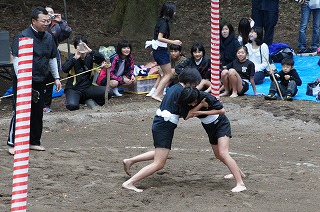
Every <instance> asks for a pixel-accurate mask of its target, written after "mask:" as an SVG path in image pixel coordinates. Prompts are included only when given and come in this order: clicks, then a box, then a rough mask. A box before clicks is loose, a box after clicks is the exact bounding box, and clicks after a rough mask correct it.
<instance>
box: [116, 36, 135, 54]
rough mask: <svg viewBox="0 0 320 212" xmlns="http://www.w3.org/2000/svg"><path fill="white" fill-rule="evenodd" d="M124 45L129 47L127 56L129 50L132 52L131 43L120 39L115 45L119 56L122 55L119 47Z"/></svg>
mask: <svg viewBox="0 0 320 212" xmlns="http://www.w3.org/2000/svg"><path fill="white" fill-rule="evenodd" d="M124 47H129V48H130V54H129V55H128V56H130V55H131V52H132V46H131V44H130V43H129V41H127V40H120V41H119V42H118V45H117V54H118V55H119V56H121V55H122V53H121V49H122V48H124Z"/></svg>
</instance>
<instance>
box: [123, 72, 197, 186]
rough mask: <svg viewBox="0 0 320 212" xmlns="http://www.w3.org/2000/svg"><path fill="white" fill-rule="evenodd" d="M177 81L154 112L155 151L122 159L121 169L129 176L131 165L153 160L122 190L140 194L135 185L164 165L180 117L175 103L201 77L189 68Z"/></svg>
mask: <svg viewBox="0 0 320 212" xmlns="http://www.w3.org/2000/svg"><path fill="white" fill-rule="evenodd" d="M178 79H179V83H177V84H175V85H173V86H172V87H171V88H170V89H169V90H168V92H167V94H166V95H165V96H164V98H163V100H162V102H161V104H160V108H159V109H158V110H157V112H156V116H155V117H154V119H153V124H152V135H153V141H154V147H155V150H153V151H149V152H146V153H143V154H140V155H137V156H135V157H132V158H129V159H124V160H123V165H124V166H123V167H124V171H125V172H126V173H127V174H128V175H130V173H129V170H130V167H131V166H132V165H133V164H135V163H137V162H141V161H147V160H153V162H152V163H151V164H149V165H147V166H145V167H144V168H142V169H141V170H140V171H139V172H138V173H136V174H135V175H133V176H132V177H131V178H130V179H129V180H127V181H126V182H124V183H123V184H122V187H123V188H126V189H129V190H133V191H136V192H142V191H143V190H142V189H139V188H137V187H136V186H135V184H136V183H138V182H140V181H141V180H143V179H144V178H146V177H148V176H150V175H152V174H153V173H155V172H156V171H159V170H160V169H162V168H163V167H164V165H165V164H166V161H167V158H168V155H169V152H170V150H171V144H172V138H173V134H174V130H175V128H176V127H177V124H178V122H179V116H180V107H179V105H178V104H177V103H176V101H177V99H179V96H180V94H181V91H182V90H183V88H184V87H185V86H187V85H190V86H196V85H197V84H199V82H200V80H201V76H200V74H199V72H197V71H196V70H195V69H193V68H190V69H186V70H184V71H183V72H181V73H180V75H179V78H178Z"/></svg>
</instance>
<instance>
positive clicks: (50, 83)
mask: <svg viewBox="0 0 320 212" xmlns="http://www.w3.org/2000/svg"><path fill="white" fill-rule="evenodd" d="M103 66H106V65H105V64H103V65H101V66H98V67H95V68H93V69H90V70H87V71H84V72H81V73H79V74H75V75H72V76H69V77H66V78H63V79H60V81H64V80H67V79H70V78H72V77H76V76H79V75H81V74H85V73H88V72H91V71H93V70H95V69H98V68H101V67H103ZM52 84H54V82H49V83H47V84H46V85H52Z"/></svg>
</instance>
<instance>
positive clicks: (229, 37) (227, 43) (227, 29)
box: [220, 22, 240, 66]
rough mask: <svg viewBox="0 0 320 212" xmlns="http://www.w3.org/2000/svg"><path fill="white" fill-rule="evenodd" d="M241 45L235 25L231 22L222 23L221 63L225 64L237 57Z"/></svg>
mask: <svg viewBox="0 0 320 212" xmlns="http://www.w3.org/2000/svg"><path fill="white" fill-rule="evenodd" d="M239 46H240V43H239V41H238V40H237V39H236V37H235V32H234V29H233V26H232V25H231V23H229V22H222V23H221V24H220V63H221V66H225V65H227V64H229V63H231V62H232V61H233V60H234V59H236V49H237V48H238V47H239Z"/></svg>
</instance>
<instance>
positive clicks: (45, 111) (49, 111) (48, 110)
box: [43, 107, 52, 113]
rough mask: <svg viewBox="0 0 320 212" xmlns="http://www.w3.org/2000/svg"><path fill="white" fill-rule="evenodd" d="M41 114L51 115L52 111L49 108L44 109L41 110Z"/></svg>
mask: <svg viewBox="0 0 320 212" xmlns="http://www.w3.org/2000/svg"><path fill="white" fill-rule="evenodd" d="M43 112H44V113H51V112H52V110H51V109H50V108H49V107H45V108H43Z"/></svg>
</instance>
